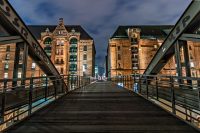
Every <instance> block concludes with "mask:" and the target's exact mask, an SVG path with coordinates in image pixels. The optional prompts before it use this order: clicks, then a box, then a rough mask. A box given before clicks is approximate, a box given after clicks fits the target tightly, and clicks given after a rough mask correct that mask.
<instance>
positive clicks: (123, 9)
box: [9, 0, 191, 65]
mask: <svg viewBox="0 0 200 133" xmlns="http://www.w3.org/2000/svg"><path fill="white" fill-rule="evenodd" d="M9 1H10V3H11V4H12V5H13V7H14V8H15V10H16V11H17V12H18V14H19V15H20V16H21V17H22V19H23V20H24V21H25V23H26V24H27V25H39V24H42V25H50V24H53V25H55V24H57V23H58V19H59V18H64V21H65V24H66V25H81V26H83V28H84V29H85V30H86V31H87V32H88V33H89V34H90V35H91V36H92V37H93V38H94V40H95V45H96V51H97V54H96V64H98V65H103V64H104V58H105V55H106V50H107V45H108V39H109V38H110V37H111V35H112V34H113V33H114V31H115V30H116V29H117V27H118V26H119V25H165V24H167V25H169V24H175V23H176V21H177V20H178V18H179V17H180V16H181V15H182V13H183V12H184V10H185V9H186V8H187V6H188V5H189V3H190V2H191V0H9Z"/></svg>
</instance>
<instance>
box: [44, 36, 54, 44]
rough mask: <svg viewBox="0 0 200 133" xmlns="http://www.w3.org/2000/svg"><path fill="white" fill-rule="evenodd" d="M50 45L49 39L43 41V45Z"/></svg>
mask: <svg viewBox="0 0 200 133" xmlns="http://www.w3.org/2000/svg"><path fill="white" fill-rule="evenodd" d="M51 43H52V39H51V38H50V37H47V38H46V39H45V40H44V44H45V45H49V44H51Z"/></svg>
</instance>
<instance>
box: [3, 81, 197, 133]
mask: <svg viewBox="0 0 200 133" xmlns="http://www.w3.org/2000/svg"><path fill="white" fill-rule="evenodd" d="M6 132H8V133H36V132H40V133H47V132H48V133H60V132H65V133H67V132H91V133H94V132H106V133H107V132H110V133H111V132H113V133H116V132H124V133H129V132H131V133H133V132H135V133H143V132H148V133H161V132H162V133H165V132H166V133H196V132H198V131H197V130H195V129H194V128H192V127H191V126H189V125H187V124H186V123H184V122H182V121H180V120H179V119H177V118H175V117H174V116H172V115H171V114H169V113H167V112H165V111H164V110H163V109H161V108H159V107H157V106H156V105H154V104H152V103H151V102H149V101H147V100H145V99H144V98H142V97H140V96H138V95H137V94H134V93H130V92H128V91H127V90H124V89H123V88H121V87H118V86H116V85H114V84H112V83H109V82H97V83H94V84H91V85H89V86H88V87H86V88H84V89H79V90H76V91H74V92H71V93H69V94H68V95H66V96H65V97H63V98H61V99H59V100H58V101H56V102H55V103H53V104H51V105H49V106H48V107H47V108H44V109H42V110H40V111H39V112H37V113H35V114H34V115H33V116H32V117H30V118H29V119H27V120H26V121H24V122H21V123H19V124H18V125H15V126H13V127H12V128H11V129H9V130H8V131H6Z"/></svg>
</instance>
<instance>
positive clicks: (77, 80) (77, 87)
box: [76, 75, 78, 89]
mask: <svg viewBox="0 0 200 133" xmlns="http://www.w3.org/2000/svg"><path fill="white" fill-rule="evenodd" d="M76 89H78V75H77V76H76Z"/></svg>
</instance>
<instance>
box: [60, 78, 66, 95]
mask: <svg viewBox="0 0 200 133" xmlns="http://www.w3.org/2000/svg"><path fill="white" fill-rule="evenodd" d="M60 80H61V81H60V83H61V88H62V90H61V91H62V93H64V83H65V79H64V75H62V76H61V79H60Z"/></svg>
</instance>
